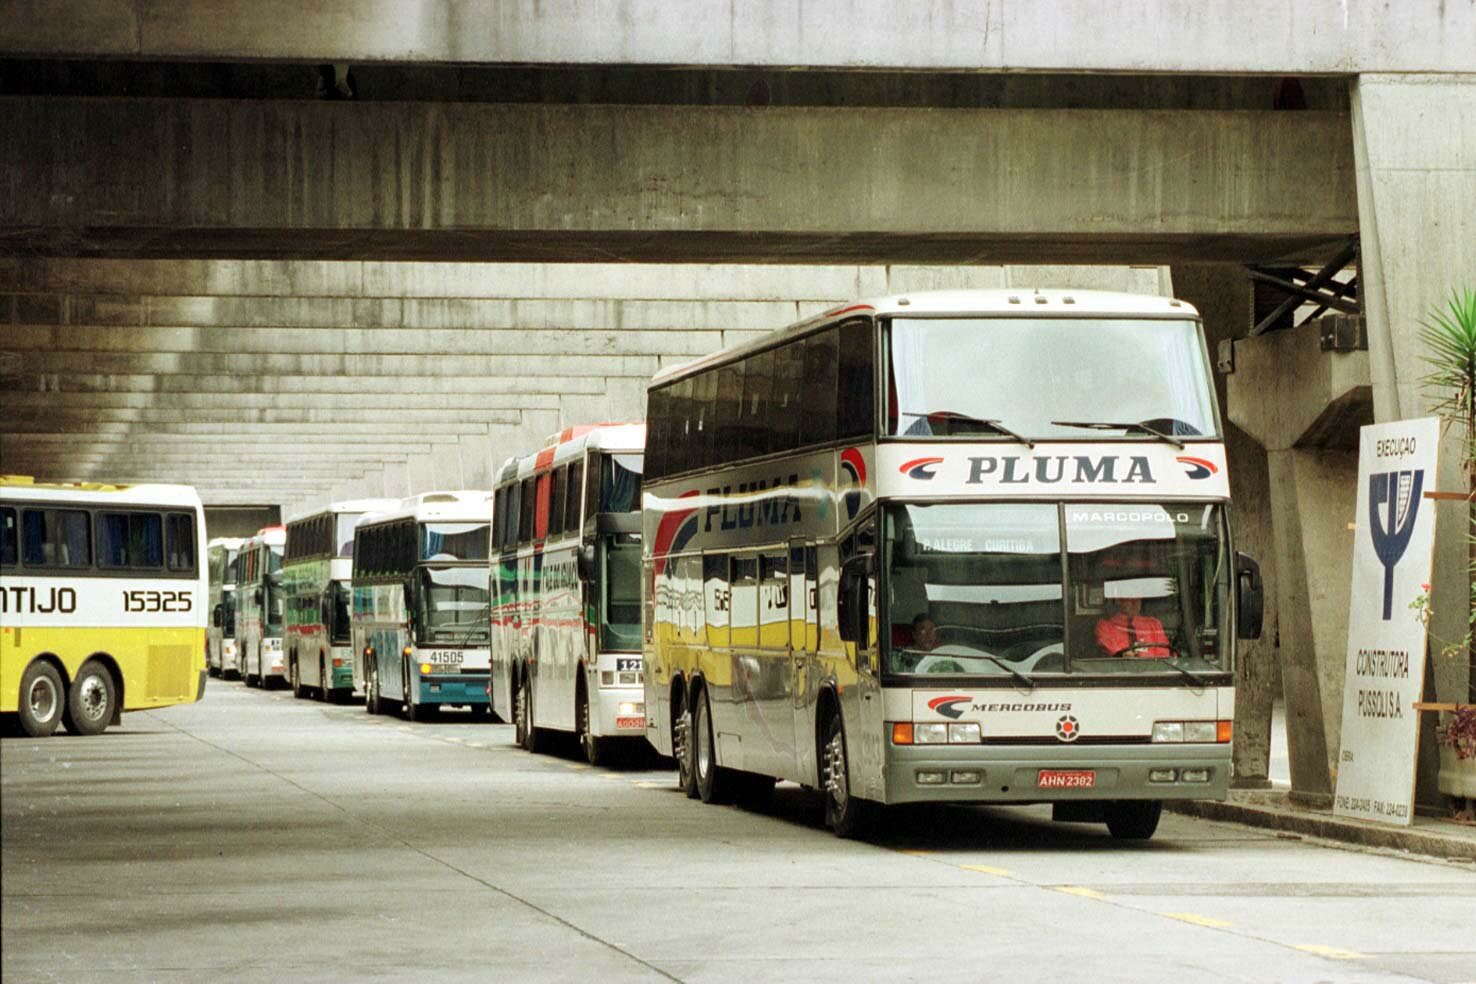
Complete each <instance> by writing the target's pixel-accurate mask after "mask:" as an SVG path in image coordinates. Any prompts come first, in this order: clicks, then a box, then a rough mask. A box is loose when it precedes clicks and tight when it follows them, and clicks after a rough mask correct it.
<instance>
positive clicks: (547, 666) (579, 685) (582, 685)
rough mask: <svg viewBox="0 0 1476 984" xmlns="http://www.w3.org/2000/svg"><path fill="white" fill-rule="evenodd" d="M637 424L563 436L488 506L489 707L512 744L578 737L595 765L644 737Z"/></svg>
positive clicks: (511, 470) (641, 442)
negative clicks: (511, 734) (506, 723)
mask: <svg viewBox="0 0 1476 984" xmlns="http://www.w3.org/2000/svg"><path fill="white" fill-rule="evenodd" d="M645 438H646V428H645V427H644V426H643V425H641V424H602V425H597V426H590V427H574V428H568V429H566V430H564V431H563V432H561V433H560V434H557V435H555V436H554V437H553V438H552V439H550V440H549V442H548V444H547V446H545V447H544V448H543V449H542V450H541V451H539V452H538V453H536V454H531V455H528V456H526V457H523V458H511V459H509V460H508V461H507V463H506V464H504V465H503V466H502V469H501V472H500V474H499V475H498V479H497V487H496V491H495V494H494V506H493V517H494V518H493V537H494V541H495V542H494V549H493V559H492V599H493V600H492V684H491V685H492V696H493V705H494V710H496V712H497V713H498V714H499V715H500V716H501V717H503V718H504V719H505V720H506V719H511V720H512V721H513V724H514V725H515V734H516V737H517V741H518V743H519V744H520V745H522V746H523V747H524V748H527V749H529V750H530V751H542V750H543V749H544V747H545V746H546V744H547V741H548V738H549V736H550V734H551V733H552V732H555V731H562V732H569V733H573V734H574V735H576V736H577V737H578V740H579V744H580V746H581V748H582V749H583V751H584V754H585V757H586V758H588V760H589V761H590V763H592V764H599V763H600V762H601V761H603V760H604V759H605V758H606V757H607V756H608V754H609V752H610V751H611V750H613V748H612V746H614V745H615V743H616V742H619V741H621V740H622V739H623V740H626V743H627V745H629V744H630V743H631V740H635V741H636V742H638V743H639V744H640V745H644V742H640V739H642V738H644V736H645V734H646V716H645V705H644V700H645V698H644V693H643V691H642V678H641V636H640V619H641V529H640V527H641V512H640V511H641V471H642V465H641V455H642V452H643V450H644V447H645Z"/></svg>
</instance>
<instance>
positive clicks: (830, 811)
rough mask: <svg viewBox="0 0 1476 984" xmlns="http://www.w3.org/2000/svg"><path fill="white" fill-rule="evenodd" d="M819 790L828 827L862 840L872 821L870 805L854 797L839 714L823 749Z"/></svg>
mask: <svg viewBox="0 0 1476 984" xmlns="http://www.w3.org/2000/svg"><path fill="white" fill-rule="evenodd" d="M820 787H821V791H822V792H823V793H824V794H825V825H826V826H827V827H829V828H830V829H831V830H833V831H835V833H836V836H837V837H860V836H862V835H863V834H864V833H865V832H866V827H867V823H868V821H869V820H870V807H871V804H870V803H868V802H867V801H866V800H863V799H860V798H859V797H857V796H855V795H853V793H852V791H851V774H850V767H849V763H848V761H847V757H846V734H845V728H844V726H843V725H842V722H841V716H840V712H839V711H833V712H832V713H831V715H830V721H829V723H827V724H826V726H825V739H824V742H823V743H822V744H821V746H820Z"/></svg>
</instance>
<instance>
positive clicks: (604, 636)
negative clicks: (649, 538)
mask: <svg viewBox="0 0 1476 984" xmlns="http://www.w3.org/2000/svg"><path fill="white" fill-rule="evenodd" d="M604 581H605V584H604V589H605V590H604V605H603V606H602V608H603V609H604V610H603V611H602V612H601V616H602V617H601V619H600V647H601V648H602V649H604V650H605V651H606V652H639V651H640V648H641V541H640V538H639V537H638V536H636V535H634V534H630V533H621V534H618V535H616V536H614V537H611V538H610V539H609V540H608V541H606V544H605V570H604Z"/></svg>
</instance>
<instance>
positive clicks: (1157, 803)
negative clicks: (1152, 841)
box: [1104, 800, 1163, 840]
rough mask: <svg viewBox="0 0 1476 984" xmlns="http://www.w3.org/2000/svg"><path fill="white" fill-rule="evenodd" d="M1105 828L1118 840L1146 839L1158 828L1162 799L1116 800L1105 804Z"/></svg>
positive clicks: (1161, 813) (1161, 812)
mask: <svg viewBox="0 0 1476 984" xmlns="http://www.w3.org/2000/svg"><path fill="white" fill-rule="evenodd" d="M1104 810H1105V813H1106V815H1107V830H1108V831H1110V832H1111V834H1112V836H1113V837H1115V838H1117V839H1118V840H1147V839H1148V838H1150V837H1152V836H1153V832H1154V831H1155V830H1157V829H1158V820H1159V818H1160V817H1162V816H1163V800H1118V801H1117V802H1113V803H1108V804H1106V806H1105V808H1104Z"/></svg>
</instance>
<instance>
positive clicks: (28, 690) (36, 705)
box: [16, 659, 67, 738]
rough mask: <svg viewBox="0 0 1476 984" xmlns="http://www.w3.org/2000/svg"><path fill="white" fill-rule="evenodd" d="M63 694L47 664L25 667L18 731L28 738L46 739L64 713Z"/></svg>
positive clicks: (21, 683) (61, 687)
mask: <svg viewBox="0 0 1476 984" xmlns="http://www.w3.org/2000/svg"><path fill="white" fill-rule="evenodd" d="M66 692H67V688H66V687H65V686H64V685H63V684H62V678H61V674H60V673H58V672H56V667H54V666H52V665H51V664H50V663H48V662H46V661H45V660H43V659H38V660H36V661H35V662H34V663H32V664H31V665H30V666H28V667H26V672H25V673H24V674H23V675H22V676H21V682H20V703H19V704H18V705H17V707H16V709H17V710H18V711H20V726H21V730H22V731H24V732H25V733H26V736H27V737H29V738H45V737H47V736H48V735H50V734H52V733H53V732H55V731H56V726H57V725H58V724H61V720H62V716H63V714H64V713H65V707H66V702H67V701H66Z"/></svg>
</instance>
